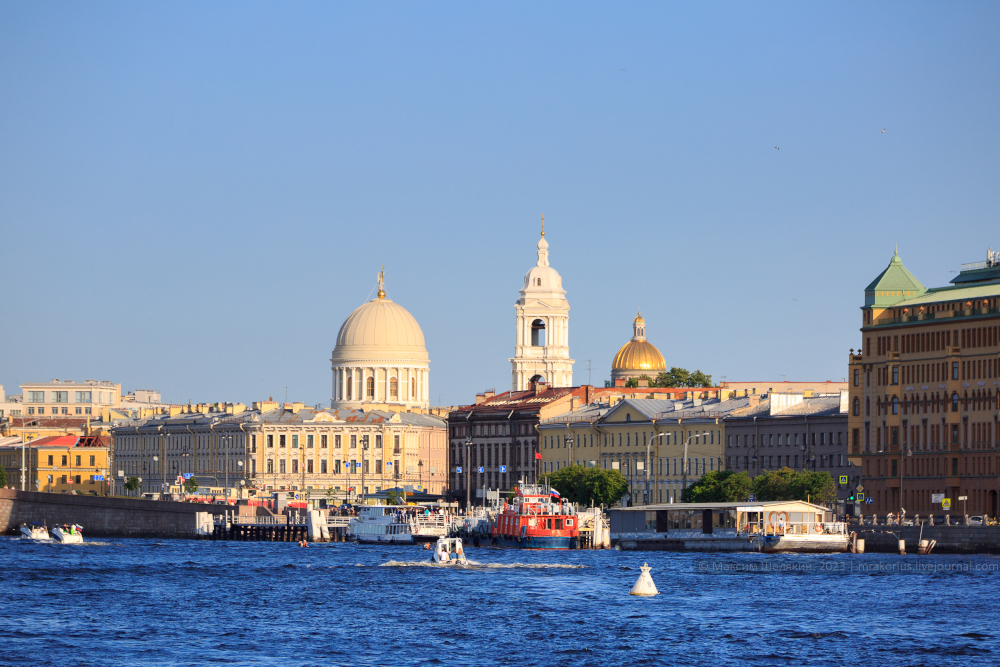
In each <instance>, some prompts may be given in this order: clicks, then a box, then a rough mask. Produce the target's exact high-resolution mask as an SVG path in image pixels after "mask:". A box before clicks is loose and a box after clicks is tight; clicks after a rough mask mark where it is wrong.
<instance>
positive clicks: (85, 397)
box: [76, 391, 93, 403]
mask: <svg viewBox="0 0 1000 667" xmlns="http://www.w3.org/2000/svg"><path fill="white" fill-rule="evenodd" d="M90 397H91V393H90V392H89V391H78V392H76V402H77V403H92V402H93V401H91V400H90Z"/></svg>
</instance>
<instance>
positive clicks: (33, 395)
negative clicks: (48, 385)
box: [28, 391, 45, 403]
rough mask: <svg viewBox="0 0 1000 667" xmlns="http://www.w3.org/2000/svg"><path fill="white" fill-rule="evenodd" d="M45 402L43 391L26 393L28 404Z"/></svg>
mask: <svg viewBox="0 0 1000 667" xmlns="http://www.w3.org/2000/svg"><path fill="white" fill-rule="evenodd" d="M44 402H45V392H44V391H29V392H28V403H44Z"/></svg>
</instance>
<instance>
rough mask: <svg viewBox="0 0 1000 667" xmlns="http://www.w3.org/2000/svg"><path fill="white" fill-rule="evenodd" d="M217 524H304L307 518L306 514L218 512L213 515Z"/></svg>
mask: <svg viewBox="0 0 1000 667" xmlns="http://www.w3.org/2000/svg"><path fill="white" fill-rule="evenodd" d="M213 523H215V524H216V525H225V524H231V525H234V526H304V525H305V523H306V518H305V517H304V516H291V517H287V516H285V515H283V514H282V515H278V516H228V517H227V516H226V515H225V514H216V515H215V516H214V517H213Z"/></svg>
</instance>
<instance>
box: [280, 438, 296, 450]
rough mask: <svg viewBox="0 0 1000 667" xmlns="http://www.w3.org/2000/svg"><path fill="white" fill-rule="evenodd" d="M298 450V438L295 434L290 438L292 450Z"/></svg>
mask: <svg viewBox="0 0 1000 667" xmlns="http://www.w3.org/2000/svg"><path fill="white" fill-rule="evenodd" d="M282 437H284V436H282ZM298 448H299V436H298V435H297V434H296V435H293V436H292V449H298Z"/></svg>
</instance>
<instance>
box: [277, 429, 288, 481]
mask: <svg viewBox="0 0 1000 667" xmlns="http://www.w3.org/2000/svg"><path fill="white" fill-rule="evenodd" d="M282 437H284V436H282ZM286 465H287V463H286V462H285V459H279V460H278V472H280V473H281V474H282V475H284V474H285V471H286Z"/></svg>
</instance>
